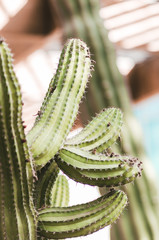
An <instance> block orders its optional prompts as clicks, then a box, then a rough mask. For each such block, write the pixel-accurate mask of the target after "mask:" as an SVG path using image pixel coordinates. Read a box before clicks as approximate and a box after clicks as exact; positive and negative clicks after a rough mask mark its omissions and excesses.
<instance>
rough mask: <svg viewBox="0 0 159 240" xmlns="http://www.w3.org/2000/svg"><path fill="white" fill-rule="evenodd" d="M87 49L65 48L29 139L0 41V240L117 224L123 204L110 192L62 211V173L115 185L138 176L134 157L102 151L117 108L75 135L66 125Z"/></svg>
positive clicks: (75, 43)
mask: <svg viewBox="0 0 159 240" xmlns="http://www.w3.org/2000/svg"><path fill="white" fill-rule="evenodd" d="M91 69H92V62H91V59H90V52H89V49H88V47H87V46H86V44H85V43H84V42H82V41H81V40H79V39H70V40H69V41H68V42H67V43H66V44H65V46H64V48H63V51H62V53H61V57H60V60H59V64H58V68H57V72H56V74H55V76H54V77H53V78H52V80H51V82H50V85H49V89H48V92H47V93H46V96H45V98H44V101H43V103H42V106H41V109H40V111H39V113H40V114H38V116H37V118H36V121H35V124H34V126H33V128H32V129H31V130H30V132H29V133H28V135H27V136H25V133H24V126H23V121H22V117H21V113H22V100H21V93H20V86H19V83H18V80H17V78H16V76H15V73H14V70H13V65H12V57H11V53H10V50H9V49H8V46H7V44H6V43H5V42H4V41H3V40H2V39H1V40H0V239H1V240H15V239H17V240H26V239H27V240H36V239H65V238H67V237H77V236H84V235H88V234H90V233H93V232H95V231H97V230H99V229H101V228H103V227H105V226H107V225H109V224H111V223H113V222H114V221H116V220H117V219H118V217H119V216H120V214H121V212H122V211H123V209H124V207H125V206H126V204H127V196H126V194H125V193H124V192H123V191H120V190H114V189H113V190H111V191H110V192H109V193H107V194H105V195H103V196H102V197H100V198H98V199H96V200H94V201H92V202H89V203H86V204H81V205H76V206H71V207H70V206H68V201H69V188H68V182H67V180H66V178H65V176H60V175H59V170H60V169H61V170H62V171H63V172H64V173H65V174H67V175H68V176H69V177H70V178H72V179H74V180H75V181H77V182H81V183H84V184H89V185H92V186H107V187H115V186H120V185H123V184H126V183H129V182H132V181H133V180H134V179H135V178H136V177H137V176H140V175H141V162H139V161H138V160H137V159H136V158H133V157H128V156H119V155H117V154H114V153H110V152H109V153H108V151H107V149H108V148H109V147H110V146H111V145H112V144H113V143H114V142H116V140H117V139H118V137H119V135H120V130H121V126H122V113H121V111H120V109H116V108H109V109H104V110H103V111H102V112H101V113H100V114H99V115H98V116H96V117H95V118H94V119H93V120H92V121H91V122H90V123H89V124H88V125H87V126H86V127H85V128H84V129H83V130H82V131H81V132H80V133H79V134H77V135H76V136H74V137H73V138H72V139H67V136H68V134H69V132H70V130H71V128H72V125H73V123H74V120H75V118H76V115H77V113H78V108H79V104H80V102H81V99H82V97H83V94H84V91H85V88H86V85H87V81H88V78H89V77H90V75H91Z"/></svg>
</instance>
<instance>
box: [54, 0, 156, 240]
mask: <svg viewBox="0 0 159 240" xmlns="http://www.w3.org/2000/svg"><path fill="white" fill-rule="evenodd" d="M99 2H100V1H96V0H76V1H74V0H69V1H67V0H51V3H52V6H53V7H54V10H57V13H58V16H59V22H61V23H62V24H63V25H62V26H63V31H64V37H65V38H68V37H70V36H71V37H72V36H73V37H78V38H80V39H82V40H83V41H85V42H86V43H87V44H88V45H89V46H90V49H91V53H92V58H93V60H94V61H95V62H96V64H95V67H94V69H95V71H94V72H93V74H92V79H91V81H90V84H89V88H88V91H87V95H86V99H87V100H86V101H85V102H84V104H83V105H82V108H81V112H83V113H84V114H81V115H80V117H81V119H82V120H83V122H84V123H86V121H87V120H88V119H90V118H91V117H92V116H94V114H95V113H98V112H100V111H101V109H102V108H105V107H110V106H112V107H113V106H114V107H117V108H121V110H122V111H123V112H124V122H125V127H124V133H122V134H121V139H122V143H121V145H118V146H117V145H116V146H115V148H116V149H117V148H118V151H119V152H122V153H123V152H124V153H125V154H129V155H134V156H137V157H139V158H140V160H141V161H143V162H144V164H143V165H144V172H143V176H142V178H141V179H139V180H136V181H135V182H134V185H131V186H129V187H128V188H126V189H125V190H126V192H127V194H128V197H129V201H130V204H129V205H128V212H127V213H126V214H124V215H122V217H121V218H120V220H119V221H118V223H117V224H114V225H113V227H112V228H111V233H112V239H113V240H121V239H122V240H127V239H129V240H134V239H135V240H145V239H146V240H152V239H153V240H158V238H159V237H158V236H159V194H158V193H159V191H158V186H157V184H156V182H157V181H156V178H155V175H154V174H153V171H152V167H151V163H150V161H149V159H147V157H146V153H145V150H144V147H143V142H144V140H143V138H142V134H141V132H140V127H139V126H138V123H137V121H136V119H135V118H134V115H133V113H132V106H131V103H130V97H129V93H128V88H127V86H126V84H125V83H124V79H123V77H122V76H121V74H120V73H119V70H118V68H117V66H116V54H115V51H114V50H115V49H114V46H113V44H112V43H111V42H110V41H109V38H108V32H107V31H106V29H105V27H104V24H103V21H102V19H101V18H100V16H99V10H100V6H99ZM74 140H75V143H76V139H74ZM79 140H80V137H79ZM77 144H78V139H77ZM82 144H83V146H84V144H86V147H87V146H89V143H88V142H87V141H86V143H85V142H84V143H82ZM150 216H151V217H150Z"/></svg>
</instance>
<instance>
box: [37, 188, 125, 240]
mask: <svg viewBox="0 0 159 240" xmlns="http://www.w3.org/2000/svg"><path fill="white" fill-rule="evenodd" d="M126 204H127V197H126V195H125V193H124V192H122V191H112V192H109V193H108V194H106V195H104V196H102V197H100V198H98V199H97V200H94V201H92V202H89V203H86V204H81V205H76V206H72V207H67V208H46V209H45V210H41V211H40V212H39V216H38V219H39V229H40V230H39V234H40V235H41V236H44V237H47V238H48V239H51V238H54V239H63V238H66V237H78V236H85V235H88V234H91V233H93V232H94V231H97V230H99V229H101V228H103V227H104V226H107V225H109V224H111V222H112V219H113V221H115V220H116V219H118V217H119V215H120V214H121V211H122V210H123V209H124V207H125V206H126Z"/></svg>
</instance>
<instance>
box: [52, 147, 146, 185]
mask: <svg viewBox="0 0 159 240" xmlns="http://www.w3.org/2000/svg"><path fill="white" fill-rule="evenodd" d="M56 162H57V164H58V166H59V168H60V169H61V170H62V171H63V172H64V173H65V174H67V175H68V176H69V177H70V178H72V179H74V180H75V181H77V182H81V183H84V184H89V185H93V186H94V185H95V186H100V187H102V186H107V187H111V186H119V185H123V184H126V183H129V182H131V181H133V180H134V179H135V178H136V177H137V176H140V175H141V162H139V161H138V160H137V159H136V158H133V157H127V156H119V155H113V154H112V155H111V156H105V155H104V154H92V153H90V152H87V151H84V150H82V149H78V148H75V147H67V148H63V149H61V150H60V152H59V155H58V156H57V157H56Z"/></svg>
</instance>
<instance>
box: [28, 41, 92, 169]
mask: <svg viewBox="0 0 159 240" xmlns="http://www.w3.org/2000/svg"><path fill="white" fill-rule="evenodd" d="M65 49H66V50H65V51H66V52H65V54H64V57H63V55H62V57H61V58H60V63H59V65H60V66H61V69H60V71H59V70H57V73H56V75H55V79H56V78H57V80H54V81H56V82H57V86H56V89H55V90H54V92H53V94H52V95H51V96H50V97H48V96H47V97H46V98H45V101H46V102H47V103H45V104H44V109H43V107H42V112H41V117H40V118H38V120H37V122H36V124H35V126H34V127H33V128H32V129H31V131H30V132H29V134H28V136H27V139H28V142H29V145H30V147H31V151H32V154H33V157H34V159H35V164H36V165H44V164H46V163H47V162H48V161H49V160H50V159H51V158H52V157H53V156H54V155H55V153H56V152H57V151H58V150H59V148H60V147H61V145H63V143H64V140H65V139H66V137H67V135H68V133H69V131H70V129H71V127H72V125H73V122H74V120H75V117H76V115H77V112H78V106H79V103H80V101H81V98H82V96H83V93H84V90H85V87H86V84H87V80H88V77H89V75H90V64H91V61H90V57H89V50H88V48H87V46H86V45H85V44H84V43H83V42H82V41H80V40H77V39H71V40H70V41H69V42H68V43H67V45H66V47H65ZM46 99H48V101H47V100H46Z"/></svg>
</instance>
